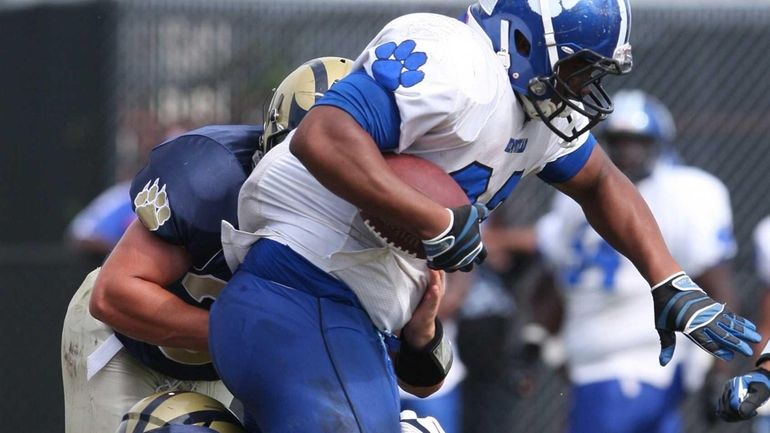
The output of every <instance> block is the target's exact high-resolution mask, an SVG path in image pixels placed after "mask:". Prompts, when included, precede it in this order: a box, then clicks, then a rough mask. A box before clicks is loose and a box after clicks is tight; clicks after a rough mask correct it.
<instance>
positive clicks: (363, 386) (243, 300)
mask: <svg viewBox="0 0 770 433" xmlns="http://www.w3.org/2000/svg"><path fill="white" fill-rule="evenodd" d="M261 242H262V241H261ZM279 253H280V252H277V251H267V254H266V257H265V261H268V259H267V258H268V257H269V258H272V259H276V257H275V255H276V254H279ZM250 254H251V253H250ZM277 261H278V262H279V265H280V266H276V267H275V268H271V269H274V270H276V272H278V273H281V274H289V273H294V274H295V276H297V275H299V276H301V278H303V279H304V281H303V284H306V285H308V286H311V285H312V286H313V287H314V290H315V291H316V293H323V294H324V296H326V297H325V298H319V297H318V296H316V295H313V294H309V293H305V292H304V291H300V290H295V289H292V288H290V287H288V285H289V284H278V283H275V282H273V281H270V280H267V279H263V278H260V277H257V276H255V275H253V274H251V273H250V272H246V271H244V268H245V266H242V267H241V270H240V271H238V272H236V275H235V276H234V277H233V279H232V280H231V281H230V283H229V284H228V286H227V287H226V288H225V289H224V290H223V292H222V294H221V295H220V296H219V298H218V299H217V302H216V303H215V304H214V306H213V308H212V313H211V319H210V325H211V329H210V349H211V354H212V357H213V359H214V363H215V366H216V368H217V371H218V372H219V374H220V375H221V377H222V379H223V381H224V382H225V383H226V384H227V385H228V386H229V388H230V389H231V390H232V391H233V394H234V395H235V396H236V398H238V399H240V400H241V401H242V402H243V404H244V406H245V411H246V424H247V425H246V427H247V429H249V431H255V426H256V425H258V426H259V428H261V429H262V430H261V431H264V432H265V433H268V432H269V433H277V432H307V431H314V432H323V433H327V432H328V433H344V432H350V433H359V432H360V433H369V432H378V433H379V432H383V433H387V432H398V431H399V407H398V395H397V392H396V387H395V383H394V378H393V375H392V369H391V368H390V364H389V359H388V358H387V354H386V352H385V348H384V345H383V343H382V340H381V338H380V336H379V334H378V333H377V332H376V330H375V329H374V326H373V325H372V323H371V320H370V319H369V318H368V316H367V315H366V313H365V312H364V311H363V310H362V309H361V308H359V307H358V306H355V305H354V304H355V302H351V301H350V300H351V299H352V298H354V297H352V298H351V293H350V292H349V289H347V288H344V286H341V284H340V282H339V281H338V280H336V279H334V278H333V277H331V276H329V275H328V274H325V273H322V272H321V273H319V272H320V271H319V270H318V269H317V268H314V267H312V265H310V266H308V264H307V263H304V262H302V261H297V260H295V259H294V258H291V257H281V259H280V260H277ZM285 277H286V275H273V276H272V278H271V279H273V278H275V279H284V278H285ZM287 282H288V281H285V280H284V281H283V283H287ZM294 282H296V281H294ZM341 288H342V289H344V290H342V291H341ZM303 289H305V287H303ZM344 291H347V292H344ZM337 295H339V296H337Z"/></svg>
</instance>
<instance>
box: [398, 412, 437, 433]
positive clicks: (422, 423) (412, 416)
mask: <svg viewBox="0 0 770 433" xmlns="http://www.w3.org/2000/svg"><path fill="white" fill-rule="evenodd" d="M401 433H444V429H443V428H441V424H439V423H438V421H436V418H433V417H432V416H426V417H424V418H418V417H417V414H416V413H415V412H414V411H413V410H405V411H403V412H401Z"/></svg>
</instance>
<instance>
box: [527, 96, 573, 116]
mask: <svg viewBox="0 0 770 433" xmlns="http://www.w3.org/2000/svg"><path fill="white" fill-rule="evenodd" d="M519 101H521V105H522V106H523V107H524V111H525V112H526V113H527V115H528V116H529V117H530V118H532V119H539V118H540V117H541V116H540V113H542V114H543V117H551V115H552V114H553V113H555V112H556V111H557V110H558V109H559V105H556V104H555V103H554V102H553V101H551V100H550V99H545V100H542V101H533V100H530V99H529V98H527V97H526V96H523V95H522V96H519ZM533 102H534V103H535V104H537V106H538V108H540V113H538V112H537V109H535V106H534V105H533ZM570 114H572V109H571V108H570V107H564V109H563V110H561V111H560V112H559V113H558V114H557V115H556V117H567V116H569V115H570Z"/></svg>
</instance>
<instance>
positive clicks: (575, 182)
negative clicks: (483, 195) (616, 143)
mask: <svg viewBox="0 0 770 433" xmlns="http://www.w3.org/2000/svg"><path fill="white" fill-rule="evenodd" d="M555 186H556V187H557V188H558V189H559V190H560V191H562V192H564V193H565V194H567V195H569V196H570V197H572V198H573V199H574V200H575V201H577V202H578V204H580V206H581V207H582V208H583V212H584V213H585V216H586V219H587V220H588V222H589V223H590V224H591V226H592V227H593V228H594V229H595V230H596V231H597V232H598V233H599V234H600V235H601V236H602V237H603V238H604V239H605V240H606V241H607V242H609V243H610V244H611V245H612V246H613V247H614V248H615V249H616V250H617V251H618V252H620V253H621V254H623V255H624V256H626V257H628V259H629V260H631V262H633V263H634V265H635V266H636V268H637V269H638V270H639V272H640V273H641V274H642V276H643V277H644V278H645V279H646V280H647V282H648V283H649V284H650V285H654V284H657V283H659V282H661V281H663V280H665V279H666V278H668V277H669V276H671V275H673V274H675V273H677V272H680V271H681V268H680V267H679V265H678V264H677V263H676V261H675V260H674V258H673V257H672V256H671V253H669V251H668V248H667V247H666V244H665V243H664V241H663V237H662V236H661V234H660V229H659V228H658V224H657V222H655V218H654V217H653V216H652V213H651V212H650V209H649V208H648V207H647V204H646V203H645V201H644V199H643V198H642V196H641V195H640V194H639V192H638V191H637V190H636V187H635V186H634V184H633V183H631V181H629V180H628V178H627V177H625V176H624V175H623V173H622V172H621V171H620V170H619V169H618V168H617V167H615V165H614V164H613V163H612V162H611V161H610V159H609V157H608V156H607V154H606V153H604V151H603V150H602V148H601V147H600V146H595V147H594V149H593V152H592V153H591V156H590V157H589V158H588V161H587V162H586V164H585V165H584V166H583V168H582V169H581V170H580V171H579V172H578V173H577V174H576V175H575V176H574V177H573V178H572V179H570V180H568V181H566V182H563V183H560V184H555Z"/></svg>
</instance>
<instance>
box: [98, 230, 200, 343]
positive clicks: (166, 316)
mask: <svg viewBox="0 0 770 433" xmlns="http://www.w3.org/2000/svg"><path fill="white" fill-rule="evenodd" d="M191 262H192V261H191V258H190V256H189V254H188V253H187V251H186V250H185V249H184V248H183V247H181V246H178V245H173V244H170V243H168V242H164V241H163V240H161V239H160V238H158V237H156V236H154V235H153V234H152V233H151V232H150V231H149V230H147V228H145V227H144V226H143V225H142V224H141V223H140V222H139V221H134V222H133V223H132V224H131V225H130V226H129V228H128V230H126V232H125V234H124V235H123V237H122V238H121V240H120V242H118V244H117V246H116V247H115V249H114V250H113V252H112V253H111V254H110V256H109V257H108V258H107V260H106V261H105V263H104V265H103V266H102V268H101V270H100V271H99V276H98V277H97V279H96V281H95V283H94V288H93V293H92V295H91V301H90V307H89V308H90V312H91V315H93V316H94V317H95V318H97V319H99V320H101V321H102V322H104V323H106V324H107V325H109V326H110V327H112V328H113V329H115V330H117V331H118V332H120V333H122V334H125V335H127V336H129V337H132V338H135V339H137V340H141V341H144V342H147V343H150V344H156V345H159V346H169V347H179V348H184V349H190V350H207V349H208V311H206V310H204V309H201V308H197V307H194V306H191V305H189V304H187V303H185V302H184V301H183V300H182V299H181V298H179V297H177V296H175V295H174V294H172V293H171V292H169V291H167V290H165V289H164V288H163V287H164V286H166V285H168V284H170V283H172V282H174V281H176V280H177V279H179V278H180V277H181V276H183V275H184V274H185V273H186V272H187V270H188V269H189V268H190V266H191Z"/></svg>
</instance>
